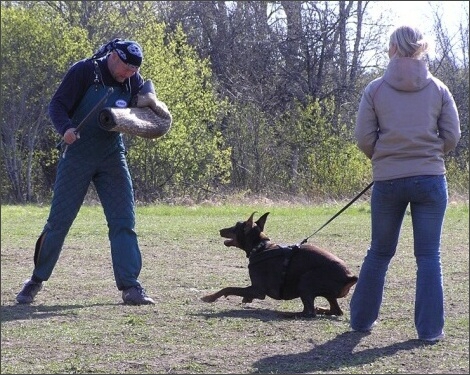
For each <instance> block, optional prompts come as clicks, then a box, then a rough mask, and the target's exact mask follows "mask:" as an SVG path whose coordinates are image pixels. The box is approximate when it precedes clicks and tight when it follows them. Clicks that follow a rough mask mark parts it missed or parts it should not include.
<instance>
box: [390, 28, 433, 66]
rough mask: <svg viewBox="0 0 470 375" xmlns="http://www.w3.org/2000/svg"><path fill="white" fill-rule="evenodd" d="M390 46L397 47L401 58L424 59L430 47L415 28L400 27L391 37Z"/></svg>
mask: <svg viewBox="0 0 470 375" xmlns="http://www.w3.org/2000/svg"><path fill="white" fill-rule="evenodd" d="M390 44H394V45H395V46H396V47H397V52H396V54H397V55H398V56H399V57H412V58H414V59H423V58H425V57H426V54H427V53H428V51H429V48H430V45H429V43H428V42H427V41H426V40H425V39H424V36H423V33H422V32H421V31H420V30H419V29H418V28H416V27H413V26H406V25H405V26H400V27H398V28H396V29H395V31H393V33H392V35H390Z"/></svg>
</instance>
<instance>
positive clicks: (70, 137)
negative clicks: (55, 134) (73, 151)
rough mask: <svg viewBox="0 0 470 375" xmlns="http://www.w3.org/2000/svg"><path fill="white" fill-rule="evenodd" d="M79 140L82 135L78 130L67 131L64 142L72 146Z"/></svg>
mask: <svg viewBox="0 0 470 375" xmlns="http://www.w3.org/2000/svg"><path fill="white" fill-rule="evenodd" d="M79 138H80V133H78V132H77V129H76V128H70V129H67V131H66V132H65V133H64V142H65V143H67V144H68V145H70V144H72V143H73V142H75V141H76V140H77V139H79Z"/></svg>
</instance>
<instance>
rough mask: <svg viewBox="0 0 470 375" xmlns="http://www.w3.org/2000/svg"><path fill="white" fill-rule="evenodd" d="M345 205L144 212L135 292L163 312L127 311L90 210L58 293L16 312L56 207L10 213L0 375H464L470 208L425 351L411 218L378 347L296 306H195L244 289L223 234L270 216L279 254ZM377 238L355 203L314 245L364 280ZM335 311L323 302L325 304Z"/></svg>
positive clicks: (393, 269) (237, 301)
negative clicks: (440, 333)
mask: <svg viewBox="0 0 470 375" xmlns="http://www.w3.org/2000/svg"><path fill="white" fill-rule="evenodd" d="M343 206H344V205H343V204H325V205H317V206H306V205H305V206H302V205H276V204H275V203H269V204H268V203H256V204H253V205H246V204H244V205H235V204H233V205H209V204H208V205H201V206H190V207H189V206H169V205H168V206H167V205H155V206H145V207H138V209H137V233H138V235H139V243H140V247H141V251H142V256H143V269H142V273H141V275H140V280H141V282H142V283H143V285H144V287H145V288H146V290H147V292H148V293H149V295H150V296H151V297H153V298H154V299H155V301H156V305H155V306H125V305H123V304H122V301H121V297H120V293H119V292H118V291H117V289H116V287H115V284H114V277H113V271H112V267H111V260H110V250H109V242H108V238H107V227H106V223H105V221H104V215H103V213H102V209H101V207H100V206H84V207H83V208H82V210H81V211H80V213H79V216H78V217H77V219H76V221H75V223H74V225H73V227H72V228H71V230H70V233H69V235H68V237H67V239H66V242H65V244H64V249H63V251H62V254H61V257H60V259H59V261H58V264H57V266H56V268H55V270H54V272H53V274H52V277H51V278H50V280H49V281H47V282H46V283H45V287H44V288H43V290H42V291H41V292H40V293H39V294H38V296H37V299H36V301H35V303H34V304H32V305H30V306H21V305H16V304H15V296H16V293H17V292H18V291H19V289H20V288H21V285H22V282H23V281H24V280H25V279H26V278H28V277H29V276H30V274H31V271H32V266H33V261H32V256H33V251H34V245H35V242H36V239H37V236H38V235H39V233H40V232H41V230H42V228H43V226H44V224H45V220H46V218H47V214H48V212H49V207H48V206H45V207H37V206H2V207H1V210H2V212H1V235H2V236H1V324H2V325H1V373H2V374H7V373H9V374H38V373H44V374H45V373H48V374H65V373H76V374H77V373H82V374H84V373H108V374H110V373H115V374H118V373H142V374H151V373H153V374H155V373H175V374H176V373H192V374H209V373H213V374H216V373H219V374H226V373H234V374H235V373H236V374H249V373H312V374H314V373H335V374H370V373H380V374H386V373H401V374H405V373H406V374H411V373H416V374H418V373H434V374H450V373H455V374H468V372H469V365H468V363H469V355H468V349H469V345H468V342H469V321H468V318H469V304H468V300H469V295H468V291H469V282H468V279H469V278H468V269H469V267H468V266H469V262H468V255H469V251H468V249H469V228H468V226H469V216H468V203H455V204H451V205H450V206H449V209H448V211H447V215H446V220H445V225H444V235H443V240H442V263H443V269H444V282H445V295H446V327H445V330H446V335H447V337H446V339H445V340H444V341H442V342H439V343H437V344H435V345H426V344H423V343H421V342H420V341H418V340H416V332H415V329H414V326H413V308H414V306H413V304H414V282H415V262H414V257H413V250H412V249H413V246H412V233H411V221H410V217H409V215H407V216H406V218H405V222H404V226H403V230H402V236H401V239H400V243H399V246H398V250H397V254H396V256H395V258H394V259H393V261H392V263H391V265H390V269H389V272H388V276H387V284H386V290H385V296H384V301H383V305H382V309H381V315H380V322H379V324H378V325H377V327H376V329H374V331H373V332H372V333H371V334H369V335H362V334H358V333H351V332H350V331H349V299H350V297H351V294H350V295H348V296H346V297H345V298H343V299H340V300H339V304H340V306H341V308H342V309H343V311H344V313H345V314H344V315H343V316H342V317H317V318H316V319H314V320H303V319H293V320H288V319H283V318H281V317H280V315H279V314H278V313H279V312H282V311H299V310H301V309H302V306H301V303H300V300H292V301H276V300H272V299H270V298H266V299H265V300H262V301H259V300H255V301H253V303H251V304H242V303H241V298H239V297H229V298H227V299H224V298H222V299H220V300H218V301H217V302H215V303H212V304H208V303H204V302H202V301H201V300H200V297H202V296H203V295H205V294H207V293H212V292H214V291H216V290H218V289H220V288H222V287H225V286H229V285H233V286H248V285H249V277H248V270H247V267H246V266H247V259H246V257H245V254H244V252H242V251H241V250H238V249H234V248H226V247H224V245H223V240H222V239H221V238H220V237H219V234H218V231H219V229H220V228H222V227H224V226H228V225H232V224H233V223H235V222H236V221H238V220H245V219H247V218H248V216H249V215H250V214H251V213H252V212H253V211H257V212H258V213H257V214H256V215H255V218H257V217H259V216H260V215H261V214H263V213H264V212H266V211H270V212H271V214H270V216H269V217H268V220H267V223H266V227H265V232H266V233H267V234H268V236H270V238H271V239H272V240H274V241H276V242H278V243H280V244H293V243H297V242H300V241H301V240H303V239H304V238H306V237H308V236H310V235H311V234H312V233H313V232H315V231H316V230H317V229H318V228H320V227H321V226H322V225H323V224H324V223H325V222H327V221H328V220H329V219H330V218H331V217H332V216H333V215H334V214H336V213H337V212H338V211H339V210H340V209H341V208H342V207H343ZM369 236H370V210H369V206H368V204H367V203H364V202H363V203H359V202H356V203H355V204H354V205H352V206H351V207H349V208H348V209H347V210H346V211H345V212H343V213H342V214H341V215H340V216H338V217H337V218H336V219H334V220H333V221H332V222H331V223H330V224H328V225H327V226H326V227H324V228H323V229H322V230H321V231H320V232H318V233H317V234H315V235H314V236H313V237H312V238H310V239H309V242H311V243H315V244H317V245H319V246H320V247H324V248H326V249H329V250H330V251H332V252H333V253H335V254H337V255H338V256H340V257H341V258H343V259H344V260H345V261H346V262H347V263H348V264H349V266H350V268H351V269H352V270H353V271H355V272H356V273H358V271H359V268H360V265H361V262H362V259H363V257H364V255H365V252H366V249H367V246H368V242H369ZM325 304H326V301H324V300H322V299H321V298H319V299H318V301H317V305H320V306H323V305H325Z"/></svg>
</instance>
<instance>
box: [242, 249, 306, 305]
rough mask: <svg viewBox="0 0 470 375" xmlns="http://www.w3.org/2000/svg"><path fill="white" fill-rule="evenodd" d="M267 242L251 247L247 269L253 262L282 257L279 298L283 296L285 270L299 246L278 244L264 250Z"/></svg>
mask: <svg viewBox="0 0 470 375" xmlns="http://www.w3.org/2000/svg"><path fill="white" fill-rule="evenodd" d="M267 242H268V240H266V241H261V242H260V243H259V244H258V245H257V246H256V247H254V248H253V250H251V252H250V255H249V263H248V269H250V267H253V266H254V265H255V264H258V263H261V262H264V261H266V260H268V259H272V258H278V257H283V258H284V261H283V263H282V271H281V282H280V287H279V296H280V298H283V295H284V283H285V279H286V275H287V271H288V269H289V266H290V262H291V260H292V257H293V256H294V255H295V254H296V253H297V252H298V250H299V249H300V247H299V245H297V244H295V245H290V246H281V245H278V247H277V248H274V249H271V250H267V251H264V250H265V247H266V243H267Z"/></svg>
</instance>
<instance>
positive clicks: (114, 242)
mask: <svg viewBox="0 0 470 375" xmlns="http://www.w3.org/2000/svg"><path fill="white" fill-rule="evenodd" d="M142 60H143V53H142V48H141V46H140V45H139V44H138V43H136V42H134V41H130V40H121V39H115V40H113V41H111V42H109V43H107V44H105V45H104V46H102V47H101V48H100V49H99V50H98V52H97V53H96V54H95V55H94V56H93V57H91V58H89V59H84V60H81V61H78V62H77V63H75V64H74V65H73V66H72V67H71V68H70V69H69V71H68V72H67V73H66V75H65V77H64V79H63V80H62V82H61V84H60V85H59V87H58V89H57V91H56V92H55V94H54V96H53V97H52V100H51V102H50V104H49V115H50V117H51V120H52V123H53V124H54V127H55V128H56V130H57V132H58V133H59V134H61V135H62V136H63V142H62V145H63V147H62V154H61V157H60V160H59V164H58V168H57V176H56V180H55V184H54V194H53V198H52V204H51V209H50V213H49V217H48V219H47V223H46V225H45V227H44V229H43V231H42V233H41V235H40V236H39V239H38V240H37V243H36V248H35V252H34V270H33V273H32V276H31V278H30V279H29V280H27V281H26V282H25V284H24V286H23V289H22V290H21V291H20V292H19V294H18V295H17V297H16V300H17V302H18V303H20V304H27V303H32V302H33V300H34V298H35V297H36V294H37V293H38V292H39V291H40V290H41V288H42V286H43V282H44V281H47V280H48V279H49V277H50V276H51V274H52V271H53V269H54V267H55V265H56V263H57V260H58V259H59V255H60V252H61V250H62V246H63V243H64V240H65V237H66V235H67V233H68V231H69V229H70V227H71V225H72V223H73V221H74V220H75V218H76V216H77V214H78V211H79V210H80V207H81V205H82V203H83V201H84V198H85V196H86V193H87V191H88V188H89V185H90V183H91V182H93V184H94V186H95V188H96V191H97V193H98V196H99V199H100V202H101V205H102V207H103V210H104V214H105V216H106V221H107V224H108V237H109V241H110V245H111V258H112V265H113V270H114V277H115V281H116V286H117V289H118V290H119V291H122V299H123V301H124V303H125V304H130V305H143V304H154V301H153V300H152V299H151V298H150V297H148V296H147V294H146V293H145V290H144V289H143V287H142V286H141V284H140V282H139V280H138V276H139V274H140V271H141V268H142V258H141V253H140V249H139V246H138V241H137V235H136V233H135V231H134V227H135V207H134V204H135V202H134V193H133V186H132V181H131V176H130V173H129V169H128V166H127V161H126V152H125V148H124V144H123V139H122V134H121V133H119V132H109V131H106V130H104V129H102V128H101V127H100V124H99V111H100V109H102V108H104V107H121V108H124V107H129V106H132V105H133V103H135V98H136V95H137V93H138V92H139V90H140V88H141V87H142V86H143V83H144V80H143V78H142V76H141V75H140V73H139V69H140V66H141V64H142ZM97 107H98V108H97Z"/></svg>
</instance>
